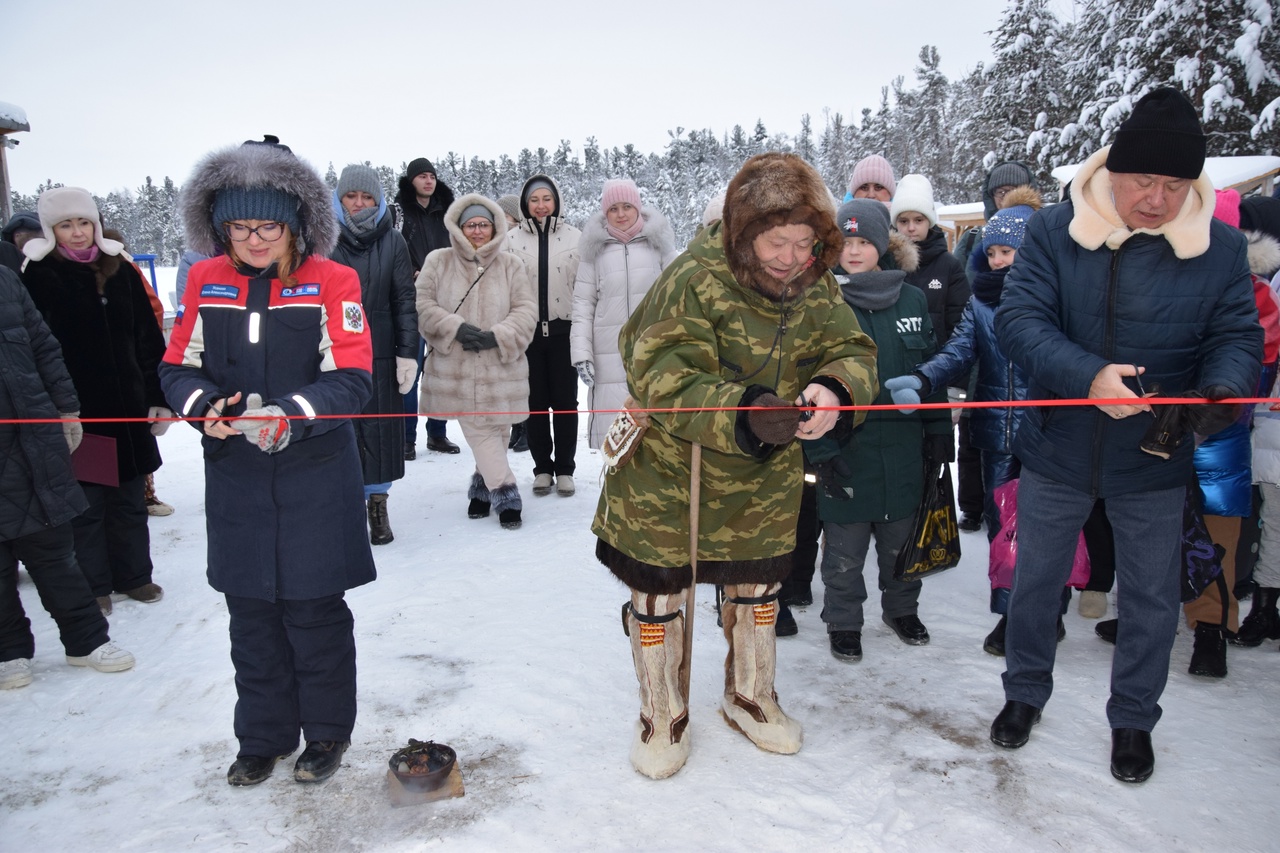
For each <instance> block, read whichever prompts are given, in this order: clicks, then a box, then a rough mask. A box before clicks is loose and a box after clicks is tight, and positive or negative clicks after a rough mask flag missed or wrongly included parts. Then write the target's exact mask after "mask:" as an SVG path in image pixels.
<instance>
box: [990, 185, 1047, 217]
mask: <svg viewBox="0 0 1280 853" xmlns="http://www.w3.org/2000/svg"><path fill="white" fill-rule="evenodd" d="M1019 205H1022V206H1024V207H1029V208H1031V209H1032V210H1039V209H1040V208H1042V207H1044V198H1043V197H1042V196H1041V195H1040V192H1039V190H1036V189H1034V188H1032V187H1027V186H1022V187H1014V188H1013V189H1012V190H1010V191H1009V194H1008V195H1007V196H1005V197H1004V200H1003V201H1001V202H1000V210H1007V209H1008V208H1010V207H1018V206H1019ZM994 215H995V214H992V216H994ZM989 218H990V217H988V219H989Z"/></svg>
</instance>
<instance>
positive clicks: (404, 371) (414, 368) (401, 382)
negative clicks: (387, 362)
mask: <svg viewBox="0 0 1280 853" xmlns="http://www.w3.org/2000/svg"><path fill="white" fill-rule="evenodd" d="M417 378H418V362H416V361H414V360H413V359H411V358H403V357H402V356H396V390H398V391H399V392H400V393H401V394H408V393H409V389H410V388H412V387H413V380H415V379H417Z"/></svg>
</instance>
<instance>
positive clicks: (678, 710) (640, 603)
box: [622, 590, 689, 779]
mask: <svg viewBox="0 0 1280 853" xmlns="http://www.w3.org/2000/svg"><path fill="white" fill-rule="evenodd" d="M684 600H685V597H684V595H683V594H680V595H646V594H644V593H642V592H637V591H636V590H632V591H631V602H630V603H629V604H625V605H623V614H622V617H623V618H622V624H623V627H624V628H625V629H626V632H627V635H628V636H629V637H630V638H631V655H632V658H633V659H634V660H635V665H636V677H637V678H638V679H639V681H640V721H639V722H638V723H637V724H636V736H635V740H634V741H632V743H631V764H632V766H633V767H635V768H636V770H637V771H638V772H640V773H642V774H644V775H645V776H648V777H649V778H650V779H665V778H667V777H668V776H670V775H672V774H673V773H675V772H676V771H678V770H679V769H680V768H681V767H683V766H684V763H685V761H686V760H687V759H688V758H689V732H688V730H687V728H688V725H689V711H688V697H686V696H685V695H683V693H682V692H681V690H680V660H681V658H682V657H683V654H684V639H683V638H684V615H683V614H682V613H681V612H680V605H681V604H682V603H683V602H684Z"/></svg>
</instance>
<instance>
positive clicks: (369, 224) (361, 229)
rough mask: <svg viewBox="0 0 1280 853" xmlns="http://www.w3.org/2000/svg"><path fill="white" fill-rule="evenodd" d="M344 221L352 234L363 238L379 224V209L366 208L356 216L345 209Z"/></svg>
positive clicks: (343, 211)
mask: <svg viewBox="0 0 1280 853" xmlns="http://www.w3.org/2000/svg"><path fill="white" fill-rule="evenodd" d="M342 221H343V222H344V223H345V224H346V226H347V228H349V229H350V230H351V233H352V234H354V235H356V236H357V237H363V236H364V235H366V234H368V233H369V232H370V231H372V230H373V228H374V226H375V225H377V224H378V208H376V207H366V208H364V209H363V210H358V211H356V213H355V214H354V215H352V213H351V212H350V211H348V210H347V209H346V208H345V207H344V208H343V209H342Z"/></svg>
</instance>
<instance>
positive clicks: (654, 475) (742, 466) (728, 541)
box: [591, 222, 878, 568]
mask: <svg viewBox="0 0 1280 853" xmlns="http://www.w3.org/2000/svg"><path fill="white" fill-rule="evenodd" d="M619 344H620V346H621V353H622V359H623V363H624V364H625V366H626V371H627V385H628V388H629V390H630V393H631V396H632V397H633V398H635V400H636V401H637V402H638V403H639V405H640V407H641V408H644V409H650V410H656V411H651V412H650V419H651V421H650V425H649V428H648V430H647V431H646V432H645V434H644V437H643V439H642V441H641V445H640V449H639V450H638V451H637V452H636V454H635V456H634V457H632V459H631V460H630V461H629V462H627V463H626V464H625V465H623V466H622V467H620V468H618V469H617V470H616V471H614V472H612V473H610V474H608V475H607V476H606V477H605V480H604V488H603V489H602V491H601V495H600V503H599V505H598V507H597V509H596V516H595V520H594V522H593V524H592V528H591V529H592V531H593V532H594V533H595V534H596V535H597V536H599V537H600V538H601V539H602V540H604V541H605V542H606V543H608V544H609V545H611V546H613V547H614V548H616V549H617V550H618V551H620V552H622V553H623V554H626V555H627V556H629V557H631V558H632V559H635V560H638V561H641V562H643V563H646V564H649V565H651V566H657V567H662V568H677V567H680V566H686V565H688V563H689V496H690V464H691V457H692V448H693V444H694V442H698V443H701V444H702V447H703V454H702V486H701V488H702V501H701V510H700V515H701V518H700V522H699V528H700V531H701V534H700V537H699V546H698V559H699V560H700V561H701V560H708V561H742V560H759V559H766V558H772V557H778V556H781V555H784V554H786V553H788V552H790V551H792V550H794V548H795V526H796V513H797V512H799V509H800V491H801V487H802V477H803V465H802V455H801V449H800V445H799V443H798V442H796V441H792V442H790V443H788V444H786V445H783V446H781V447H780V448H778V449H777V450H776V451H775V452H773V453H771V454H769V455H768V456H767V457H765V458H764V459H758V458H755V457H753V456H751V455H750V454H748V453H747V452H746V451H744V450H743V449H742V448H741V447H739V446H738V443H737V441H736V440H735V437H734V430H735V423H736V420H737V415H738V413H737V412H736V411H692V412H686V411H672V410H674V409H690V408H692V409H721V408H732V407H735V406H739V405H741V403H740V401H741V399H742V396H743V393H744V392H745V391H746V389H747V388H748V386H750V385H764V386H768V387H771V388H774V389H775V391H776V393H777V394H778V396H780V397H782V398H783V399H786V400H793V399H795V398H796V397H798V396H799V395H800V393H801V392H802V391H803V390H804V389H805V387H806V386H807V385H808V384H809V383H810V382H811V381H813V379H814V378H815V377H817V376H824V377H829V378H831V379H833V380H835V381H837V382H839V383H840V384H841V385H842V386H844V388H845V390H846V391H847V393H848V395H849V398H850V399H851V400H852V401H853V403H854V404H855V405H865V404H867V403H868V402H870V401H871V400H872V399H873V398H874V397H875V395H876V393H877V390H878V383H877V379H876V348H875V344H874V343H872V341H871V339H870V338H868V337H867V336H866V335H864V334H863V333H862V331H861V330H860V329H859V328H858V322H857V320H856V319H855V318H854V315H853V311H852V309H850V308H849V306H848V305H847V304H846V303H845V301H844V299H843V298H842V297H841V296H840V292H839V290H838V288H837V286H836V282H835V279H834V278H833V277H832V276H831V274H830V273H827V274H825V275H823V276H822V277H821V278H819V279H818V280H817V282H816V283H815V284H814V285H813V286H811V287H810V288H808V289H807V290H806V291H804V292H803V293H802V294H801V295H800V296H799V297H798V298H793V299H792V300H791V301H790V302H789V304H787V305H786V306H785V308H784V307H783V306H782V305H780V304H779V303H778V302H775V301H774V300H771V299H769V298H767V297H766V296H764V295H762V294H760V293H758V292H756V291H755V290H753V289H751V288H749V287H746V286H744V285H742V284H740V283H739V282H738V281H737V280H736V279H735V278H734V276H733V275H732V274H731V272H730V270H729V266H728V262H727V260H726V257H725V248H724V237H723V225H722V223H719V222H717V223H715V224H714V225H712V226H711V227H709V228H707V229H705V230H703V232H702V233H701V234H699V235H698V236H697V237H695V238H694V240H693V242H692V243H690V244H689V247H688V248H687V249H686V250H685V251H684V252H683V253H682V254H681V255H680V256H679V257H677V258H676V259H675V260H674V261H673V262H672V263H671V265H670V266H668V267H667V269H666V270H665V271H664V272H663V273H662V275H661V276H660V277H659V278H658V280H657V281H656V282H655V283H654V285H653V288H652V289H651V290H650V291H649V294H648V295H647V296H646V297H645V298H644V299H643V300H642V301H641V302H640V304H639V305H638V306H637V307H636V309H635V311H634V312H633V313H632V315H631V318H630V319H629V320H628V321H627V323H626V325H625V326H623V328H622V331H621V333H620V334H619ZM854 414H855V420H854V422H855V423H857V422H860V421H861V420H862V413H854ZM846 416H847V415H846Z"/></svg>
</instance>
